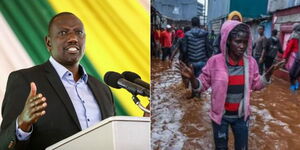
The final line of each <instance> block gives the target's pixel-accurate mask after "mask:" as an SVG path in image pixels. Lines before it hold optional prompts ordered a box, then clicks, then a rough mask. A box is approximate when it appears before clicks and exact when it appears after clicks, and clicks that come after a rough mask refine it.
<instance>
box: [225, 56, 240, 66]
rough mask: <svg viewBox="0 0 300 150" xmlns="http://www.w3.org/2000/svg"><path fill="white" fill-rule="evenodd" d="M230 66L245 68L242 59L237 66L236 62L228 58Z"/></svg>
mask: <svg viewBox="0 0 300 150" xmlns="http://www.w3.org/2000/svg"><path fill="white" fill-rule="evenodd" d="M228 64H229V65H231V66H244V59H240V60H239V61H238V63H237V64H236V62H235V61H233V60H232V59H231V58H230V57H228Z"/></svg>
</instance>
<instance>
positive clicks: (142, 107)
mask: <svg viewBox="0 0 300 150" xmlns="http://www.w3.org/2000/svg"><path fill="white" fill-rule="evenodd" d="M132 100H133V101H134V103H135V104H136V105H137V106H138V107H139V108H140V109H141V110H142V111H144V112H146V113H149V114H150V110H148V109H147V108H145V107H144V106H142V105H141V103H140V100H139V98H137V97H136V95H134V94H132Z"/></svg>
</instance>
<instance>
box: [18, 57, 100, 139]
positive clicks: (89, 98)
mask: <svg viewBox="0 0 300 150" xmlns="http://www.w3.org/2000/svg"><path fill="white" fill-rule="evenodd" d="M49 61H50V63H51V64H52V66H53V67H54V69H55V70H56V72H57V73H58V75H59V78H60V80H61V81H62V83H63V85H64V87H65V89H66V91H67V92H68V95H69V97H70V99H71V101H72V104H73V106H74V108H75V111H76V114H77V118H78V120H79V123H80V126H81V129H82V130H83V129H86V128H88V127H90V126H92V125H94V124H96V123H98V122H100V121H101V120H102V116H101V111H100V107H99V105H98V103H97V101H96V99H95V97H94V95H93V93H92V91H91V89H90V88H89V86H88V84H87V81H88V75H87V73H86V71H85V70H84V68H83V67H82V66H81V65H80V71H82V73H83V75H82V76H81V78H80V79H79V80H78V81H77V82H76V81H75V80H74V78H73V73H72V72H70V71H69V70H68V69H67V68H65V67H64V66H63V65H61V64H59V63H58V62H57V61H56V60H55V59H53V58H52V57H50V59H49ZM16 127H17V130H16V135H17V138H18V140H20V141H23V140H27V139H28V138H29V137H30V135H31V133H32V131H30V132H29V133H26V132H23V131H22V130H21V129H20V128H18V124H17V126H16Z"/></svg>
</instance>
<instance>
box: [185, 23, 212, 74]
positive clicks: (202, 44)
mask: <svg viewBox="0 0 300 150" xmlns="http://www.w3.org/2000/svg"><path fill="white" fill-rule="evenodd" d="M191 22H192V26H193V27H192V29H191V30H190V31H188V32H186V34H185V37H184V44H185V45H184V51H185V53H186V55H187V58H188V63H189V64H191V65H192V66H193V68H194V71H195V72H194V73H195V76H199V74H200V73H201V69H202V67H203V66H204V65H205V63H206V61H207V60H208V58H209V52H208V51H209V46H208V45H209V43H208V33H207V32H206V31H205V30H202V29H200V21H199V18H197V17H194V18H192V21H191Z"/></svg>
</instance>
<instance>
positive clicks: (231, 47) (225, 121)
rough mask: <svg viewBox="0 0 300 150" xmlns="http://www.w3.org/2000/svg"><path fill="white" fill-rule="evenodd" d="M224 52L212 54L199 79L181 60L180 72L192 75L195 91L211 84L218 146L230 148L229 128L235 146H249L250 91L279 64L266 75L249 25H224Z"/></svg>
mask: <svg viewBox="0 0 300 150" xmlns="http://www.w3.org/2000/svg"><path fill="white" fill-rule="evenodd" d="M221 36H222V37H221V44H220V46H221V47H220V48H221V52H222V53H221V54H217V55H214V56H213V57H211V58H210V59H209V60H208V62H207V64H206V66H205V67H204V68H203V69H202V73H201V74H200V76H199V77H198V78H196V77H195V76H194V74H193V70H192V68H191V67H188V66H186V65H185V64H184V63H180V65H179V67H180V71H181V74H182V75H183V76H185V77H186V78H188V79H189V80H190V81H191V83H192V87H193V90H194V91H198V92H203V91H205V90H207V89H208V88H209V87H211V89H212V92H211V110H210V118H211V119H212V126H213V135H214V141H215V148H216V149H227V148H228V147H227V145H228V127H229V125H230V126H231V128H232V131H233V134H234V139H235V149H236V150H240V149H247V148H248V128H249V122H248V121H249V115H250V94H251V91H252V90H253V91H254V90H260V89H262V88H263V87H264V86H265V85H266V84H268V83H269V81H270V77H271V75H272V72H273V71H274V70H275V69H278V67H279V66H280V65H281V64H282V62H281V63H277V64H275V65H273V66H272V67H270V69H269V70H268V71H267V72H266V73H265V74H264V75H262V76H260V75H259V72H258V66H257V63H256V61H255V59H254V58H253V57H252V56H251V54H252V46H251V45H252V41H251V34H250V29H249V27H248V25H246V24H244V23H241V22H238V21H231V20H229V21H226V22H225V23H224V24H223V25H222V28H221Z"/></svg>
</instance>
